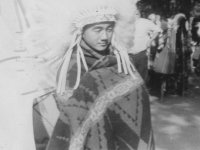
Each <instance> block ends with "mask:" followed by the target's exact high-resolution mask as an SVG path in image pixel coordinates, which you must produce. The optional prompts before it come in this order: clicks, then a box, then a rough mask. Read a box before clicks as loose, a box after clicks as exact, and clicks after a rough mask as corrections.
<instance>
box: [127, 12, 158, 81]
mask: <svg viewBox="0 0 200 150" xmlns="http://www.w3.org/2000/svg"><path fill="white" fill-rule="evenodd" d="M160 32H162V30H161V29H160V28H159V27H158V26H157V25H155V24H154V23H153V22H151V21H150V20H148V19H144V18H141V17H140V12H139V11H137V18H136V23H135V33H134V41H133V42H134V46H133V47H132V48H131V49H130V50H129V51H128V53H129V56H130V57H131V58H132V59H133V62H134V65H135V67H136V69H137V70H138V72H139V73H140V75H141V76H142V78H143V79H144V81H145V83H148V55H149V54H150V47H151V45H152V42H153V41H154V40H155V39H156V37H157V36H158V35H159V33H160Z"/></svg>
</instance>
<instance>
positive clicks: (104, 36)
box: [81, 22, 114, 51]
mask: <svg viewBox="0 0 200 150" xmlns="http://www.w3.org/2000/svg"><path fill="white" fill-rule="evenodd" d="M113 29H114V22H103V23H96V24H92V25H87V26H85V27H84V29H83V34H82V36H83V39H82V41H81V46H82V47H83V48H86V49H92V50H97V51H104V50H106V48H107V47H108V46H109V45H110V43H111V38H112V35H113Z"/></svg>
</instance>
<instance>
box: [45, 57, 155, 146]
mask: <svg viewBox="0 0 200 150" xmlns="http://www.w3.org/2000/svg"><path fill="white" fill-rule="evenodd" d="M73 59H76V58H73V57H72V61H71V65H70V69H69V75H68V77H67V83H66V84H67V91H68V92H67V93H66V95H64V96H58V95H57V96H55V98H56V102H57V105H58V107H59V109H60V116H59V118H58V120H57V123H56V126H55V129H54V132H53V134H52V137H51V139H50V141H49V144H48V147H47V150H68V149H69V150H154V140H153V132H152V126H151V114H150V104H149V98H148V93H147V91H146V88H145V86H144V84H143V80H142V79H141V77H140V75H139V74H138V73H137V72H135V76H136V77H137V79H133V78H132V77H131V76H129V75H125V74H124V73H120V74H119V73H118V70H117V64H116V59H115V57H113V56H111V55H109V56H103V57H102V58H101V59H97V58H95V57H90V56H86V61H87V63H88V66H89V68H90V70H89V72H84V69H82V78H81V81H80V85H79V87H78V89H76V90H74V91H72V90H71V87H73V86H74V83H75V80H76V61H73Z"/></svg>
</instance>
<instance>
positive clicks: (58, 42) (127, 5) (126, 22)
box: [22, 0, 137, 94]
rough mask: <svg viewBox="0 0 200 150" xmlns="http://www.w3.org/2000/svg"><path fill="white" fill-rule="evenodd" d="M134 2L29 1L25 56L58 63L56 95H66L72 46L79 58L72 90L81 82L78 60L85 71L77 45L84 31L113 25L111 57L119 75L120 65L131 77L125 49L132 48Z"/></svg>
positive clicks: (117, 0) (93, 0) (90, 0)
mask: <svg viewBox="0 0 200 150" xmlns="http://www.w3.org/2000/svg"><path fill="white" fill-rule="evenodd" d="M22 1H24V2H26V0H22ZM29 1H30V0H29ZM29 1H27V2H29ZM136 2H137V0H125V1H124V0H34V1H33V0H32V3H31V5H30V2H29V7H28V9H27V13H26V17H27V18H28V19H27V20H29V22H30V23H29V24H30V25H31V26H30V28H29V29H28V30H27V31H26V33H25V36H24V37H25V38H24V41H25V45H26V47H27V48H28V49H29V51H28V55H30V56H35V57H43V58H44V60H45V61H52V60H54V62H57V63H56V64H57V67H56V68H57V69H59V67H61V68H60V74H59V77H58V79H59V80H58V86H57V92H58V93H60V94H62V93H64V92H65V83H66V76H67V70H68V65H69V62H70V58H71V55H72V52H73V48H74V46H77V58H78V59H77V64H78V70H77V71H78V75H77V81H76V84H75V86H74V88H77V87H78V85H79V82H80V74H81V73H80V71H81V63H80V62H81V60H82V62H83V65H84V67H85V69H86V70H88V68H87V64H86V62H85V58H84V55H83V52H82V49H81V47H80V45H79V44H80V41H81V39H82V29H83V27H84V26H85V25H87V24H92V23H97V22H102V21H115V22H116V27H115V31H114V34H113V38H112V46H113V47H115V49H116V51H115V52H114V53H115V55H116V56H117V60H118V69H119V72H121V71H122V68H121V62H122V66H123V70H124V72H125V73H126V74H127V73H129V74H131V75H132V77H134V75H133V72H132V70H133V69H134V68H133V66H132V64H131V63H130V61H129V58H128V54H127V49H128V48H130V47H132V45H133V43H132V42H133V34H134V22H135V11H136Z"/></svg>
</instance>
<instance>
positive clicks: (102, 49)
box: [95, 45, 108, 51]
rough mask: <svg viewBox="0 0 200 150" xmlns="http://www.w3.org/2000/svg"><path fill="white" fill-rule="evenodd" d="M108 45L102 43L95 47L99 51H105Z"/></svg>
mask: <svg viewBox="0 0 200 150" xmlns="http://www.w3.org/2000/svg"><path fill="white" fill-rule="evenodd" d="M107 47H108V45H100V46H98V47H96V48H95V49H96V50H97V51H104V50H106V49H107Z"/></svg>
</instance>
